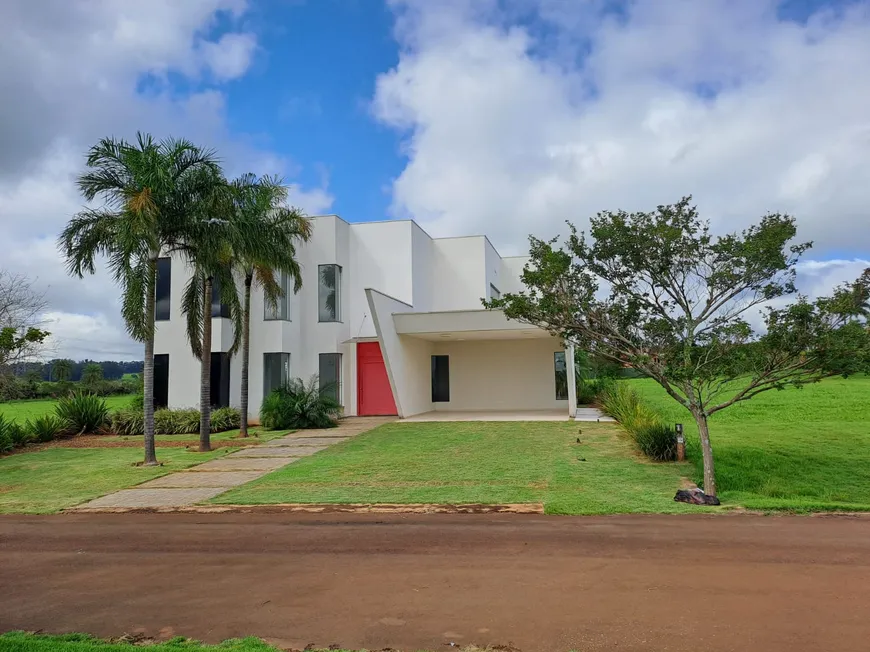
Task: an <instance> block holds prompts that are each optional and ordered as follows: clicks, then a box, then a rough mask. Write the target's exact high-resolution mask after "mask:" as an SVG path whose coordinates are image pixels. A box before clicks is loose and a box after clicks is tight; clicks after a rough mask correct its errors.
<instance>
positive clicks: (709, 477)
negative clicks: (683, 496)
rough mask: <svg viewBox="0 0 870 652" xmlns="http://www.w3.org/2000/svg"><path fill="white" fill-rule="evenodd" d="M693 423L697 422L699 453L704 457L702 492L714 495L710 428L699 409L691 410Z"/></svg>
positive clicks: (714, 482)
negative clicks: (693, 418)
mask: <svg viewBox="0 0 870 652" xmlns="http://www.w3.org/2000/svg"><path fill="white" fill-rule="evenodd" d="M692 414H693V416H694V417H695V423H697V424H698V435H699V437H700V439H701V454H702V456H703V458H704V493H705V494H707V495H708V496H715V495H716V469H715V467H714V466H713V446H712V444H711V443H710V429H709V428H708V427H707V415H705V414H704V413H703V412H702V411H701V410H699V409H696V410H693V411H692Z"/></svg>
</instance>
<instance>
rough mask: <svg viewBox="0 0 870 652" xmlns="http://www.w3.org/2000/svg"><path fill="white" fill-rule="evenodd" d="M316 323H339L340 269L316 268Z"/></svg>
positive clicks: (332, 266) (320, 266)
mask: <svg viewBox="0 0 870 652" xmlns="http://www.w3.org/2000/svg"><path fill="white" fill-rule="evenodd" d="M317 321H341V267H339V266H338V265H318V266H317Z"/></svg>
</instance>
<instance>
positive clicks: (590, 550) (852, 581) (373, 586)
mask: <svg viewBox="0 0 870 652" xmlns="http://www.w3.org/2000/svg"><path fill="white" fill-rule="evenodd" d="M0 629H2V630H8V629H28V630H33V629H45V630H47V631H51V632H62V631H87V632H92V633H95V634H98V635H113V636H114V635H119V634H121V633H124V632H133V631H136V630H142V631H144V632H146V633H147V634H149V635H155V636H170V635H185V636H192V637H196V638H200V639H204V640H206V641H212V642H213V641H219V640H221V639H224V638H229V637H236V636H243V635H249V634H253V635H257V636H262V637H264V638H266V639H269V640H271V641H273V642H275V643H277V644H279V645H282V646H286V647H291V646H292V647H295V648H302V647H304V646H305V645H306V644H308V643H315V644H317V645H319V646H327V645H330V644H332V643H337V644H340V645H342V646H346V647H351V648H359V647H365V648H368V649H380V648H383V647H397V648H402V649H422V648H425V649H430V650H440V649H444V646H445V644H449V643H451V642H454V643H457V644H459V645H466V644H470V643H476V644H478V645H486V644H513V645H515V646H516V647H519V648H520V649H522V650H524V651H530V650H560V651H565V650H583V651H585V650H604V649H607V650H613V649H617V650H670V651H679V650H692V651H696V650H705V651H712V650H735V651H737V650H739V651H740V652H750V651H752V650H764V651H765V652H774V651H776V650H788V651H789V652H797V651H799V650H840V651H842V650H862V651H866V650H867V646H868V641H870V519H868V518H863V517H857V518H846V517H825V518H819V517H817V518H807V517H759V516H723V517H669V516H626V517H610V518H573V517H543V516H516V515H414V516H404V517H403V516H394V515H390V516H376V515H347V514H333V515H311V514H307V515H305V514H302V515H300V514H203V515H197V514H139V515H136V514H125V515H114V514H100V515H94V514H75V515H74V514H70V515H60V516H29V517H25V516H5V517H0Z"/></svg>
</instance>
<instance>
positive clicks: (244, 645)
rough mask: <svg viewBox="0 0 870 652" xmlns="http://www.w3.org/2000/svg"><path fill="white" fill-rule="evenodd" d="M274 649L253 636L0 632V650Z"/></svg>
mask: <svg viewBox="0 0 870 652" xmlns="http://www.w3.org/2000/svg"><path fill="white" fill-rule="evenodd" d="M141 649H146V650H148V651H149V652H277V648H274V647H272V646H270V645H266V644H265V643H264V642H263V641H261V640H260V639H257V638H245V639H237V640H233V641H224V642H223V643H220V644H219V645H203V644H201V643H197V642H195V641H187V640H183V639H174V640H172V641H169V642H166V643H154V644H149V645H147V646H138V645H137V646H133V645H130V644H129V643H110V642H107V641H101V640H99V639H96V638H92V637H90V636H87V635H85V634H66V635H62V636H47V635H44V634H27V633H24V632H10V633H8V634H2V635H0V652H134V651H135V650H141Z"/></svg>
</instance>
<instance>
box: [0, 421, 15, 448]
mask: <svg viewBox="0 0 870 652" xmlns="http://www.w3.org/2000/svg"><path fill="white" fill-rule="evenodd" d="M16 425H18V424H16V423H15V422H14V421H10V420H9V419H7V418H6V417H4V416H3V415H2V414H0V453H8V452H9V451H11V450H12V449H13V448H15V440H14V439H13V438H12V430H13V427H14V426H16Z"/></svg>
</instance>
